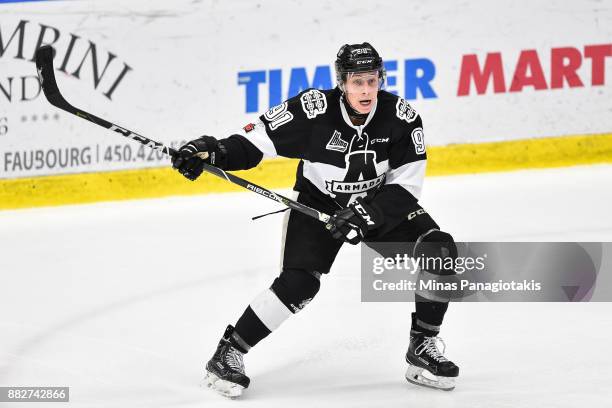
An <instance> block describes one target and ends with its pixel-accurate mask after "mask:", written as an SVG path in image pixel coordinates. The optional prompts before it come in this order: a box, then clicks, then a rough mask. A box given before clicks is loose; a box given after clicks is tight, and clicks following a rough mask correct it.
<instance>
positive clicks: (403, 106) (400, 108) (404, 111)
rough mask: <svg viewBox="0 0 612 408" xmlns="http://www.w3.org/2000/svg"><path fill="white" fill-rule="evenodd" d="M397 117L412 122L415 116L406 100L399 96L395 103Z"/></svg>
mask: <svg viewBox="0 0 612 408" xmlns="http://www.w3.org/2000/svg"><path fill="white" fill-rule="evenodd" d="M395 109H396V114H397V117H398V118H400V119H401V120H405V121H406V122H408V123H411V122H414V120H415V119H416V118H417V116H418V115H417V113H416V111H415V110H414V108H413V107H412V106H410V104H409V103H408V101H407V100H405V99H403V98H399V99H398V100H397V104H396V105H395Z"/></svg>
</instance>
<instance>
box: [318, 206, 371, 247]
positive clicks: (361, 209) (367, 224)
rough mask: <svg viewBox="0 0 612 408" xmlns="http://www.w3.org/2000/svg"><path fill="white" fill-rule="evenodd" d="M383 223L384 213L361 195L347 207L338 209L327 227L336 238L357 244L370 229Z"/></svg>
mask: <svg viewBox="0 0 612 408" xmlns="http://www.w3.org/2000/svg"><path fill="white" fill-rule="evenodd" d="M380 224H382V214H381V213H380V211H378V210H377V209H376V208H374V207H372V206H371V205H369V204H366V202H365V201H363V199H362V198H361V197H360V198H358V199H357V200H355V202H354V203H352V204H351V205H349V206H348V207H347V208H343V209H342V210H338V211H336V212H335V213H334V215H333V216H332V217H331V219H330V220H329V224H327V229H329V231H330V232H331V234H332V236H333V237H334V238H336V239H342V240H344V241H345V242H348V243H349V244H352V245H356V244H358V243H359V242H361V240H362V239H363V238H364V237H365V235H366V234H367V232H368V231H369V230H372V229H374V228H377V227H378V226H380Z"/></svg>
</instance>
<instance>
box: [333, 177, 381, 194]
mask: <svg viewBox="0 0 612 408" xmlns="http://www.w3.org/2000/svg"><path fill="white" fill-rule="evenodd" d="M384 179H385V175H384V174H381V175H380V176H378V177H376V178H374V179H370V180H361V181H337V180H332V181H326V182H325V188H326V189H327V191H329V192H331V193H336V194H359V193H363V192H366V191H368V190H371V189H373V188H376V187H378V185H379V184H381V183H382V182H383V181H384Z"/></svg>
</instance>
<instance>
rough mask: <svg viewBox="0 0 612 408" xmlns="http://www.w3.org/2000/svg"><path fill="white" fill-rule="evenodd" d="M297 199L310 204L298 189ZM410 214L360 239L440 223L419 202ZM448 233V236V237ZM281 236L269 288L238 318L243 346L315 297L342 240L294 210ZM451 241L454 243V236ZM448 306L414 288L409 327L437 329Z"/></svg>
mask: <svg viewBox="0 0 612 408" xmlns="http://www.w3.org/2000/svg"><path fill="white" fill-rule="evenodd" d="M298 201H300V202H304V203H305V204H307V205H312V203H309V202H308V201H307V200H305V199H304V197H302V196H301V195H300V197H298ZM411 214H412V216H411V219H408V218H407V219H406V220H404V221H402V222H401V223H400V225H398V226H397V227H395V228H394V229H392V230H391V231H390V232H388V233H386V234H385V235H384V236H382V237H375V238H370V237H366V238H367V239H366V240H365V241H364V242H365V243H366V244H367V243H368V242H416V241H417V240H418V239H419V238H421V237H422V236H423V235H425V234H427V233H428V232H430V231H432V230H437V229H438V225H437V224H436V223H435V222H434V221H433V219H432V218H431V217H430V216H429V214H427V213H426V212H425V211H423V210H422V208H421V207H420V206H419V205H418V204H415V208H414V210H413V211H411ZM450 239H451V241H452V237H451V238H450ZM282 241H283V247H282V251H283V252H282V254H281V259H282V265H281V273H280V275H279V276H278V277H277V278H276V279H274V282H273V283H272V285H271V286H270V287H269V288H268V289H266V290H264V291H263V292H261V293H260V294H259V295H258V296H256V297H255V298H254V299H253V300H252V301H251V303H250V304H249V306H248V307H247V308H246V310H245V311H244V313H243V314H242V316H241V317H240V318H239V319H238V322H237V323H236V326H235V329H236V330H235V332H234V336H233V340H234V341H233V342H234V344H235V345H236V346H238V347H239V348H240V349H242V350H243V351H244V352H247V351H248V350H249V349H250V348H251V347H252V346H254V345H256V344H257V343H258V342H259V341H261V340H262V339H264V338H265V337H266V336H268V335H269V334H270V333H271V332H272V331H274V330H275V329H276V328H277V327H279V326H280V325H281V323H283V322H284V321H285V320H286V319H287V318H288V317H289V316H291V315H293V314H295V313H297V312H299V311H300V310H301V309H303V308H304V307H305V306H306V305H307V304H308V303H309V302H310V301H311V300H312V299H313V298H314V297H315V295H316V294H317V292H318V291H319V288H320V286H321V282H320V281H321V275H324V274H326V273H328V272H329V270H330V268H331V266H332V263H333V262H334V259H335V258H336V255H337V253H338V251H339V250H340V247H341V246H342V242H341V241H338V240H336V239H334V238H332V236H331V234H330V233H329V231H327V230H326V229H325V225H324V224H323V223H321V222H320V221H318V220H315V219H313V218H310V217H307V216H306V215H304V214H301V213H299V212H296V211H289V212H288V213H287V214H286V215H285V220H284V225H283V240H282ZM451 244H453V245H454V243H453V242H451ZM383 255H384V254H383ZM385 256H386V255H385ZM447 308H448V302H439V301H433V300H431V299H425V298H422V297H421V294H419V293H417V294H416V302H415V309H416V313H413V314H412V330H413V331H418V332H423V333H426V334H427V335H436V334H438V332H439V331H440V326H441V324H442V320H443V318H444V314H445V312H446V309H447Z"/></svg>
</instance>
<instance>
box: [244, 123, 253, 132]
mask: <svg viewBox="0 0 612 408" xmlns="http://www.w3.org/2000/svg"><path fill="white" fill-rule="evenodd" d="M242 129H244V131H245V132H246V133H249V132H251V131H252V130H253V129H255V125H254V124H253V123H249V124H247V125H246V126H245V127H243V128H242Z"/></svg>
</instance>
